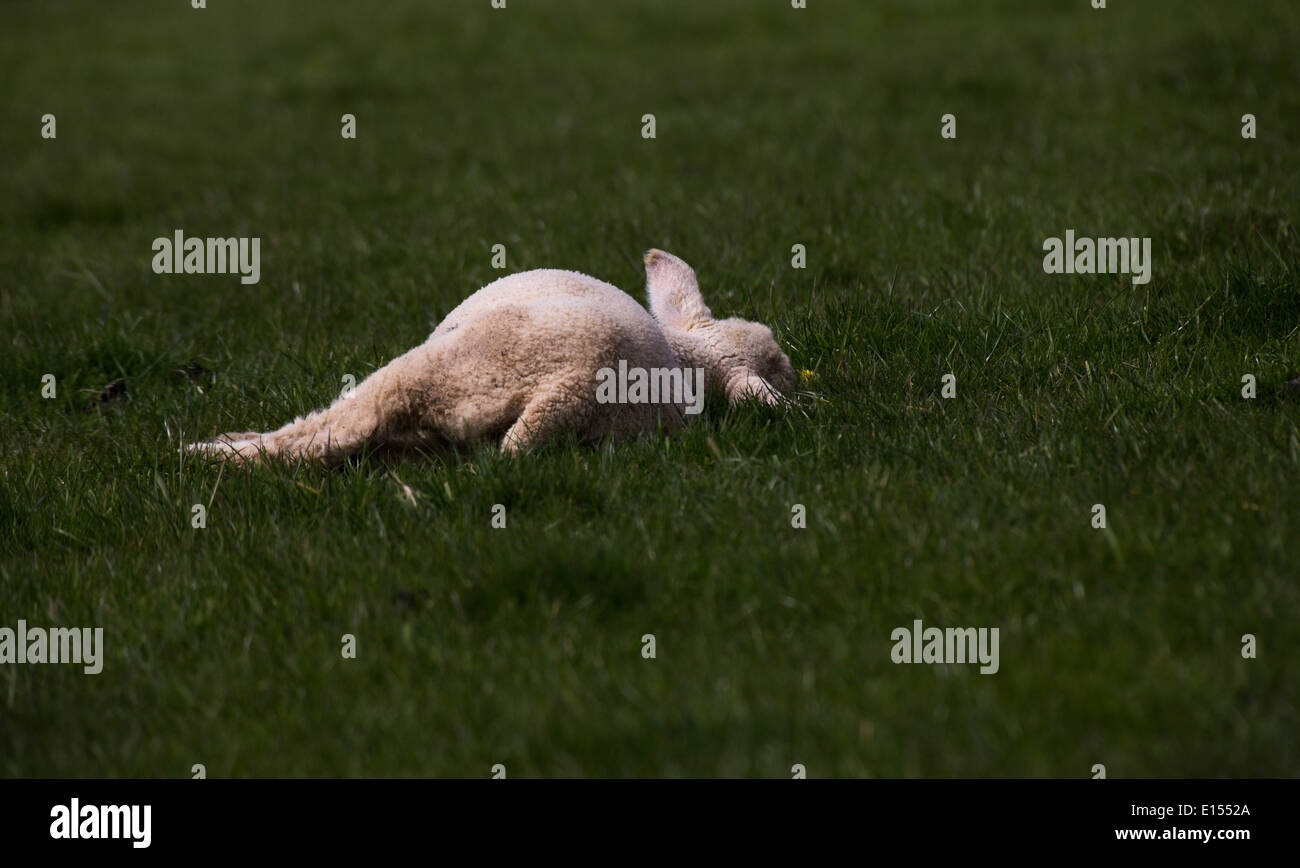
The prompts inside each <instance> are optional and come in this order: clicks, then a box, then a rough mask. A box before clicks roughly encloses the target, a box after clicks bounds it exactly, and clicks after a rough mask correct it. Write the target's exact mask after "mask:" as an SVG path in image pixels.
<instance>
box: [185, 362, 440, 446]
mask: <svg viewBox="0 0 1300 868" xmlns="http://www.w3.org/2000/svg"><path fill="white" fill-rule="evenodd" d="M412 361H415V360H413V359H410V358H409V354H408V356H403V357H401V358H399V359H396V360H394V361H393V362H390V363H389V364H387V365H385V366H384V367H382V368H380V369H379V370H378V371H375V372H374V373H373V374H371V375H370V376H369V377H367V378H366V379H365V380H363V381H362V382H361V383H360V384H359V385H358V386H357V387H356V388H355V389H353V390H352V391H351V392H350V393H349V394H347V395H345V396H343V397H340V398H339V399H338V400H336V401H335V402H334V403H333V404H331V405H330V406H328V407H326V408H325V409H323V410H317V411H315V412H314V413H309V414H307V415H306V416H302V417H299V418H298V419H295V420H294V421H293V422H290V423H289V424H288V425H285V426H283V427H281V428H278V429H276V430H275V431H267V432H265V433H256V432H253V433H244V434H238V435H229V434H226V435H222V436H221V437H219V438H217V439H216V440H210V441H207V442H206V443H195V444H193V445H191V446H190V449H192V450H194V451H197V452H201V453H205V454H209V455H214V456H219V457H226V458H233V459H235V460H237V461H241V462H249V461H256V460H257V459H259V458H261V457H263V456H270V455H281V456H285V457H288V458H302V459H307V460H318V461H325V462H328V463H337V462H339V461H342V460H344V459H345V458H347V457H348V456H350V455H354V454H356V453H357V452H359V451H361V449H362V448H363V447H365V446H366V445H367V444H371V445H381V444H383V443H386V442H388V441H389V440H392V439H394V438H399V437H401V436H403V435H404V434H405V433H407V431H408V429H409V428H410V427H411V423H412V419H413V416H414V413H413V407H412V395H413V394H415V392H413V391H412V390H411V389H410V388H409V385H410V382H411V380H412V379H417V378H413V377H412V371H411V365H410V363H411V362H412ZM399 363H401V364H399Z"/></svg>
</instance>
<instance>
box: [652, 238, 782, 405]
mask: <svg viewBox="0 0 1300 868" xmlns="http://www.w3.org/2000/svg"><path fill="white" fill-rule="evenodd" d="M645 273H646V295H647V296H648V298H649V301H650V312H651V313H652V314H654V317H655V319H656V320H658V322H659V325H660V327H662V328H663V329H664V333H665V335H667V336H669V340H670V342H671V341H673V340H674V337H673V336H674V335H677V336H678V337H677V338H676V340H677V341H678V345H679V346H682V347H687V348H690V349H689V350H688V353H687V355H688V357H689V359H690V360H691V363H695V362H697V361H698V362H701V363H703V364H705V365H707V367H708V371H709V377H710V379H711V380H712V381H713V382H720V383H721V384H722V385H723V387H724V388H725V389H726V391H727V398H728V399H729V400H731V401H733V402H735V401H739V400H742V399H744V398H758V399H760V400H764V401H767V402H768V403H769V404H776V403H777V402H778V401H779V400H780V398H781V394H782V393H785V394H790V393H792V392H793V391H794V387H795V377H794V368H793V367H792V366H791V365H790V359H789V358H788V357H787V356H786V354H785V353H783V352H781V347H780V346H778V345H777V343H776V338H774V337H772V330H771V329H770V328H768V327H767V326H765V325H763V324H762V323H757V322H750V321H749V320H744V319H740V318H739V317H731V318H729V319H722V320H719V319H714V318H713V314H712V313H711V312H710V311H709V307H708V305H706V304H705V303H704V297H703V296H702V295H701V294H700V285H699V283H697V282H696V280H695V272H694V271H693V270H692V269H691V267H690V266H689V265H687V264H686V263H685V262H683V261H682V260H680V259H678V258H677V257H676V256H673V255H672V254H671V253H665V252H664V251H662V250H651V251H650V252H649V253H647V254H646V256H645Z"/></svg>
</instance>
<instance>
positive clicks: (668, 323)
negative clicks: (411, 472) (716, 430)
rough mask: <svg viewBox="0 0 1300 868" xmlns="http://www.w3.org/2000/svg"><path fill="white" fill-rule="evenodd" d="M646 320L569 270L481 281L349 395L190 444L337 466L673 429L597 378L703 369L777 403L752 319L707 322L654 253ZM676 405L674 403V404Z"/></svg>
mask: <svg viewBox="0 0 1300 868" xmlns="http://www.w3.org/2000/svg"><path fill="white" fill-rule="evenodd" d="M645 270H646V295H647V296H648V298H649V301H650V311H651V313H653V314H654V316H651V315H650V313H647V312H646V310H645V309H644V308H643V307H641V305H639V304H637V303H636V301H635V300H634V299H633V298H632V297H631V296H629V295H628V294H627V293H625V292H623V291H622V290H620V289H618V288H617V287H614V286H611V285H610V284H608V283H605V282H603V281H600V280H597V279H595V278H594V277H588V276H587V275H585V274H580V273H578V272H576V271H559V270H554V269H539V270H536V271H525V272H522V273H519V274H512V275H510V276H509V277H503V278H501V279H500V280H498V281H495V282H493V283H490V284H488V285H487V286H485V287H483V288H482V289H480V290H479V291H478V292H476V293H474V294H473V295H471V296H470V297H469V298H467V299H466V300H465V301H463V302H462V303H461V304H460V306H459V307H457V308H456V309H455V310H453V311H452V312H451V313H450V314H448V315H447V318H446V319H444V320H443V321H442V322H441V323H440V324H439V325H438V327H437V328H436V329H434V332H433V334H432V335H430V337H429V339H428V340H427V341H425V342H424V343H423V344H421V345H420V346H418V347H416V348H415V349H413V350H411V351H410V352H408V353H406V354H405V355H402V356H400V357H398V358H396V359H394V360H393V361H391V362H389V363H388V364H387V365H385V366H384V367H382V368H380V369H379V370H377V371H375V372H374V373H373V374H371V375H370V376H369V377H367V378H366V379H365V380H364V381H362V382H361V383H360V384H359V385H358V386H357V387H356V388H355V389H354V390H353V391H352V392H351V393H350V394H349V395H347V396H345V397H341V398H339V399H338V400H337V401H335V402H334V403H333V404H332V405H330V406H329V407H327V408H325V409H324V410H318V411H316V412H314V413H311V414H309V415H307V416H303V417H299V418H298V419H296V420H294V421H293V422H291V423H289V424H288V425H285V426H284V427H283V428H280V429H278V430H276V431H269V432H266V433H256V432H253V433H238V434H236V433H231V434H222V435H220V436H219V437H217V438H216V439H214V440H209V441H206V442H202V443H194V444H191V445H190V446H189V448H190V449H192V450H196V451H198V452H201V453H205V454H209V455H214V456H218V457H225V458H234V459H235V460H238V461H249V460H256V459H257V458H260V457H263V456H270V455H282V456H286V457H291V458H304V459H316V460H323V461H330V462H335V461H339V460H341V459H343V458H345V457H347V456H349V455H352V454H354V453H356V452H358V451H360V450H361V449H362V448H363V447H365V446H367V445H370V446H376V447H379V446H392V445H405V444H411V443H417V442H428V441H434V440H439V439H441V440H442V441H445V442H452V443H460V444H465V443H471V442H473V441H476V440H479V439H481V438H486V437H497V436H500V437H502V440H501V450H502V451H503V452H507V453H516V452H518V451H519V450H521V449H524V448H527V447H529V446H531V445H534V444H537V443H539V442H541V441H544V440H547V439H552V438H555V437H557V436H560V435H563V434H565V433H566V432H574V433H576V434H577V435H578V436H579V437H580V438H581V439H583V440H586V441H594V440H599V439H601V438H604V437H612V438H623V437H629V436H634V435H637V434H640V433H642V432H645V431H650V430H653V429H654V428H655V427H656V426H659V425H662V426H665V427H670V428H671V427H678V426H680V425H682V424H683V423H684V422H685V421H686V418H687V416H686V414H685V413H684V407H683V403H682V401H681V400H675V401H669V402H667V403H632V404H619V403H602V402H601V401H600V400H598V399H597V381H598V373H599V372H600V371H601V369H603V368H609V369H617V368H618V366H619V361H620V360H623V361H625V362H626V366H627V368H628V369H631V368H638V367H639V368H641V369H644V370H651V369H687V368H689V369H694V368H702V369H703V370H704V372H705V377H706V379H707V382H708V384H709V385H710V386H713V387H717V388H720V389H722V390H723V391H725V393H726V394H727V396H728V398H729V400H731V401H732V402H733V403H734V402H736V401H739V400H741V399H743V398H747V397H753V398H758V399H760V400H763V401H767V402H768V403H773V404H775V403H777V402H778V401H779V400H780V395H781V393H783V392H786V393H788V392H790V391H791V390H792V389H793V388H794V385H795V377H794V369H793V368H792V367H791V366H790V360H789V358H787V357H786V355H785V353H783V352H782V351H781V348H780V347H779V346H777V343H776V340H775V339H774V338H773V337H772V331H771V329H769V328H768V327H767V326H765V325H762V324H761V323H756V322H749V321H748V320H743V319H739V318H735V317H733V318H730V319H722V320H718V319H714V318H713V314H712V313H710V312H709V309H708V307H707V306H706V305H705V304H704V298H703V296H701V295H700V287H699V284H698V283H697V282H696V280H695V272H694V271H693V270H692V269H691V267H690V266H689V265H687V264H686V263H685V262H683V261H682V260H680V259H678V258H677V257H676V256H673V255H672V254H670V253H665V252H663V251H662V250H651V251H650V252H649V253H647V254H646V256H645ZM678 398H680V395H679V396H678Z"/></svg>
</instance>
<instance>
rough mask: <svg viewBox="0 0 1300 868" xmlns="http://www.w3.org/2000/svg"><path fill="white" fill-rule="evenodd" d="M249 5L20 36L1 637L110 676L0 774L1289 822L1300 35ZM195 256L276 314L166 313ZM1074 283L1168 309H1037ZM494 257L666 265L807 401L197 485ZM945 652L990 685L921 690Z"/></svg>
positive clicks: (229, 287)
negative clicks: (73, 642)
mask: <svg viewBox="0 0 1300 868" xmlns="http://www.w3.org/2000/svg"><path fill="white" fill-rule="evenodd" d="M210 6H211V8H209V9H207V10H204V11H195V10H192V9H190V8H189V4H185V3H166V4H164V3H158V2H153V3H148V2H121V3H117V4H114V7H113V10H112V12H111V13H110V12H108V11H106V10H104V9H103V8H101V6H100V5H99V4H95V3H91V2H88V0H86V2H67V3H59V4H48V3H37V2H30V0H26V2H11V3H6V4H5V5H4V8H3V10H0V17H2V18H3V22H4V26H2V27H0V82H4V84H3V85H0V88H2V89H3V91H4V97H5V98H4V99H3V100H0V158H2V159H0V181H2V182H3V187H4V189H5V190H7V191H8V192H9V195H7V196H5V197H3V199H2V200H0V229H2V233H0V274H3V275H4V278H3V281H0V334H2V335H3V349H2V350H0V353H3V356H2V358H3V364H2V365H0V368H2V374H0V626H9V627H13V626H15V625H16V622H17V620H18V619H20V618H24V619H26V620H27V621H28V622H29V623H30V624H32V625H43V626H54V625H85V626H91V625H96V626H103V627H104V629H105V643H106V652H105V662H104V670H103V673H102V674H100V675H98V676H93V677H91V676H85V675H82V674H81V671H80V667H74V666H30V665H27V666H20V665H6V666H0V774H3V775H5V776H31V775H40V776H56V777H62V776H90V777H97V776H124V775H138V776H161V777H179V776H188V775H189V774H190V769H191V766H192V765H193V764H195V763H203V764H204V765H205V766H206V769H207V774H208V775H210V776H264V775H277V776H334V775H340V776H466V777H485V776H487V775H489V773H490V772H489V769H490V767H491V766H492V765H493V764H496V763H503V764H505V765H506V766H507V769H508V774H509V775H510V776H511V777H526V776H642V775H644V776H703V777H711V776H733V775H734V776H755V777H788V776H789V775H790V767H791V766H792V765H793V764H794V763H803V764H804V765H806V767H807V770H808V774H809V775H810V776H813V777H832V776H839V777H850V776H873V777H892V776H908V777H912V776H999V777H1019V776H1064V777H1087V776H1089V775H1090V774H1091V769H1092V766H1093V765H1094V764H1096V763H1102V764H1105V766H1106V768H1107V773H1108V775H1109V776H1111V777H1142V776H1209V777H1223V776H1295V775H1297V774H1300V740H1298V739H1297V735H1296V733H1297V732H1300V714H1298V713H1297V705H1298V703H1300V681H1297V679H1296V677H1295V666H1296V663H1297V660H1298V658H1300V655H1298V654H1297V645H1298V643H1300V627H1298V626H1297V625H1298V623H1300V621H1298V620H1297V614H1300V589H1298V588H1297V581H1296V566H1297V558H1296V554H1295V540H1294V534H1295V532H1296V529H1297V527H1298V526H1300V501H1298V500H1297V498H1296V496H1295V489H1296V484H1297V482H1298V481H1300V431H1298V430H1297V424H1298V423H1300V395H1297V390H1296V389H1294V388H1293V387H1291V386H1288V385H1287V383H1288V381H1290V380H1292V379H1293V378H1295V377H1296V375H1297V373H1300V372H1298V371H1297V368H1298V367H1300V364H1298V363H1297V351H1298V350H1300V335H1298V333H1297V327H1298V326H1300V280H1298V279H1297V269H1298V268H1300V244H1298V243H1297V238H1296V225H1297V202H1300V174H1298V172H1300V170H1298V168H1297V161H1296V157H1297V147H1296V142H1297V140H1300V111H1298V109H1300V87H1297V85H1300V55H1297V54H1296V52H1295V51H1294V46H1295V45H1296V44H1297V43H1298V42H1300V13H1297V10H1296V8H1295V6H1294V4H1293V3H1289V2H1287V0H1267V2H1265V0H1261V2H1257V3H1252V4H1250V9H1249V11H1248V12H1247V11H1246V10H1244V9H1243V8H1242V7H1240V6H1234V5H1233V4H1224V3H1219V2H1212V0H1180V2H1174V0H1160V2H1154V0H1153V2H1149V3H1142V4H1121V3H1115V4H1112V6H1111V8H1109V9H1107V10H1104V11H1097V10H1093V9H1091V8H1090V6H1089V4H1088V3H1087V2H1086V0H1070V2H1066V0H1054V2H1034V3H1029V2H1010V0H1002V2H983V3H979V4H972V3H963V2H958V0H951V2H940V0H928V2H921V0H916V2H903V0H887V2H877V3H872V4H864V3H850V2H847V0H844V2H836V0H813V2H812V3H810V4H809V8H808V9H806V10H798V11H796V10H792V9H790V8H789V4H785V3H782V2H775V0H774V2H769V3H763V4H758V3H742V2H739V0H720V2H716V3H708V4H700V3H679V4H674V3H668V2H650V0H638V2H629V3H620V4H618V8H617V10H614V9H613V8H611V7H610V5H609V4H606V3H598V2H595V0H590V2H587V0H583V2H577V0H567V2H565V3H562V4H550V3H548V4H544V5H543V4H530V3H526V2H512V3H510V5H509V8H508V9H507V10H506V11H504V12H503V11H497V10H492V9H491V8H490V5H489V4H488V3H487V2H486V0H481V2H480V0H474V2H468V0H465V2H456V3H440V4H436V6H435V4H424V3H418V2H414V0H411V2H406V0H403V2H389V3H384V4H380V5H378V6H375V5H373V4H371V5H370V6H367V7H365V8H362V6H358V5H357V4H353V3H345V2H323V0H314V2H312V3H311V4H306V3H299V4H287V3H285V4H280V3H276V4H265V3H262V4H257V3H252V2H234V0H231V2H221V3H214V4H210ZM430 7H433V8H430ZM46 112H50V113H54V114H55V115H56V117H57V124H58V127H57V131H58V137H57V139H54V140H44V139H42V138H40V136H39V128H40V124H39V119H40V117H41V116H42V115H43V114H45V113H46ZM345 112H350V113H354V114H355V115H356V117H357V129H358V137H357V139H356V140H355V141H348V140H343V139H342V138H341V137H340V135H339V118H340V115H341V114H343V113H345ZM647 112H653V113H654V114H655V115H656V120H657V138H656V139H654V140H652V141H647V140H643V139H642V138H641V136H640V130H641V117H642V115H643V114H645V113H647ZM945 112H952V113H954V114H955V115H956V116H957V119H958V121H957V123H958V138H957V139H955V140H944V139H942V138H941V137H940V135H939V127H940V122H939V118H940V115H941V114H943V113H945ZM1248 112H1249V113H1253V114H1255V115H1256V116H1257V118H1258V131H1259V132H1258V138H1257V139H1255V140H1243V139H1242V138H1241V135H1240V127H1241V120H1240V119H1241V116H1242V115H1243V114H1245V113H1248ZM178 228H180V229H183V230H184V231H185V232H186V234H187V235H193V236H209V235H214V236H232V235H249V236H259V237H261V238H262V239H263V241H262V261H261V267H262V279H261V283H260V284H258V285H256V286H244V285H241V284H240V283H239V281H238V279H237V278H236V277H233V276H200V275H163V276H159V275H155V274H153V273H152V271H151V269H150V262H151V257H152V253H151V249H150V245H151V242H152V240H153V239H154V238H155V237H158V236H163V235H170V234H171V233H172V232H173V231H174V230H176V229H178ZM1067 229H1074V230H1075V231H1076V232H1077V233H1078V234H1079V235H1087V236H1111V235H1124V236H1127V235H1134V236H1149V237H1151V238H1152V243H1153V249H1154V251H1155V262H1154V269H1153V278H1152V280H1151V282H1150V283H1149V284H1147V285H1145V286H1134V285H1133V284H1132V283H1131V281H1130V280H1129V278H1128V277H1126V276H1123V275H1110V276H1057V275H1047V274H1044V272H1043V269H1042V264H1041V263H1042V242H1043V239H1044V238H1047V237H1049V236H1062V235H1064V232H1065V230H1067ZM496 243H502V244H505V245H506V247H507V250H508V267H509V269H510V270H512V271H513V270H523V269H527V268H534V267H564V268H574V269H577V270H581V271H585V272H588V273H590V274H594V275H596V276H598V277H601V278H604V279H607V280H609V281H611V282H613V283H615V284H617V285H619V286H621V287H623V288H624V289H626V290H628V291H629V292H631V293H632V294H633V295H636V296H638V297H640V296H641V295H642V293H643V289H642V287H643V282H644V277H643V274H642V273H641V269H640V255H641V253H642V251H643V250H645V249H646V248H649V247H652V246H653V247H662V248H665V249H668V250H671V251H672V252H674V253H677V254H678V255H680V256H682V257H683V258H685V259H686V260H687V261H688V262H690V263H692V264H693V265H694V266H695V268H696V271H697V272H698V274H699V276H700V280H701V284H702V286H703V289H704V293H705V296H706V298H707V299H708V301H709V302H710V304H711V305H712V307H713V310H714V312H715V313H717V314H719V315H740V316H746V317H750V318H755V319H760V320H762V321H764V322H767V323H769V324H770V325H772V326H773V328H774V330H775V331H776V333H777V336H778V339H779V340H780V341H781V343H782V345H783V346H784V347H786V348H787V350H788V352H789V354H790V356H791V359H792V361H793V362H794V364H795V366H796V368H799V369H808V370H810V371H812V372H813V378H812V379H810V381H809V385H808V387H809V390H810V391H811V392H813V393H815V396H813V395H807V396H805V397H804V398H803V400H802V402H801V404H800V406H799V408H798V409H794V410H789V411H785V412H776V411H769V410H766V409H763V408H757V407H742V408H736V409H728V408H725V407H724V406H721V405H720V404H719V403H716V402H715V403H712V404H711V405H710V406H709V408H708V409H707V410H706V412H705V414H704V416H703V417H702V418H701V420H700V421H699V422H698V424H696V425H695V426H693V427H692V428H691V429H690V430H688V431H687V432H686V433H684V434H682V435H680V436H675V437H659V436H655V437H647V438H644V439H642V440H640V441H638V442H634V443H629V444H622V445H617V446H609V445H605V446H601V447H597V448H584V447H581V446H577V445H573V444H567V445H560V446H556V447H553V448H549V449H546V450H544V451H542V452H540V453H536V454H532V455H529V456H527V457H525V458H523V459H520V460H513V461H512V460H505V459H502V458H501V457H499V456H498V455H496V454H495V452H494V449H493V448H492V447H491V446H490V445H487V446H484V447H482V448H477V449H473V450H470V451H468V452H466V453H464V454H460V455H433V456H424V457H421V456H407V457H401V458H391V457H389V458H385V457H381V456H375V455H369V456H365V457H363V458H362V459H360V460H359V461H357V462H355V463H353V464H350V465H348V466H346V467H343V468H341V469H337V470H325V469H320V468H316V467H309V466H295V465H277V466H269V467H263V468H258V469H255V470H252V471H243V470H236V469H233V468H227V469H224V470H223V469H222V468H221V467H219V466H216V465H208V464H204V463H201V462H196V461H194V460H191V459H186V458H183V457H182V456H181V455H180V454H179V451H178V447H179V446H180V444H181V443H182V442H184V441H186V440H189V439H190V438H193V437H200V436H202V437H206V436H209V435H211V434H213V433H215V432H218V431H224V430H232V429H234V430H243V429H250V428H270V427H274V426H276V425H278V424H280V423H282V422H284V421H287V420H288V419H290V418H292V417H293V416H294V415H296V414H299V413H303V412H305V411H307V410H309V409H312V408H315V407H318V406H321V405H323V404H325V403H328V402H329V401H330V400H332V398H333V397H334V396H335V395H336V394H337V393H338V392H339V390H340V388H341V383H342V378H343V376H344V375H346V374H352V375H354V376H355V377H356V378H357V379H358V380H359V379H361V377H362V376H364V375H365V374H367V373H369V372H370V371H372V370H374V369H375V368H376V367H378V366H379V365H381V364H383V363H384V362H385V361H386V360H388V359H390V358H392V357H393V356H395V355H397V354H399V353H401V352H403V351H405V350H406V349H408V348H409V347H411V346H414V345H415V344H417V343H419V342H420V341H422V340H423V339H424V338H425V337H426V336H427V334H428V333H429V331H431V330H432V328H433V325H434V324H435V323H436V322H437V321H438V320H439V319H440V317H441V316H442V315H444V314H445V313H447V312H448V311H449V310H450V309H451V308H452V307H453V306H455V305H456V304H457V303H458V302H459V301H460V300H461V299H463V298H464V297H465V296H467V295H468V294H469V293H470V292H472V291H473V290H474V289H476V288H477V287H479V286H480V285H482V284H484V283H486V282H488V281H490V280H492V279H494V278H495V277H496V276H499V273H498V272H496V271H494V270H493V269H492V268H491V251H490V248H491V246H492V245H493V244H496ZM796 243H802V244H805V245H806V246H807V250H808V267H807V268H806V269H805V270H794V269H792V268H791V267H790V256H791V254H790V249H791V245H793V244H796ZM949 372H952V373H954V374H955V375H956V378H957V389H958V392H957V397H956V398H955V399H947V400H945V399H943V398H942V397H941V396H940V378H941V376H942V375H944V374H945V373H949ZM46 373H52V374H54V375H55V376H56V377H57V388H58V392H57V397H56V398H54V399H43V398H42V396H41V378H42V376H43V375H44V374H46ZM1247 373H1250V374H1254V375H1255V376H1256V377H1257V378H1258V397H1257V398H1255V399H1254V400H1245V399H1243V398H1242V396H1241V388H1242V385H1241V379H1242V376H1243V375H1244V374H1247ZM111 383H118V385H117V386H115V387H113V388H112V389H109V390H107V391H105V390H106V387H108V386H109V384H111ZM101 398H102V399H103V400H101ZM196 503H198V504H203V505H205V506H207V508H208V512H207V527H206V528H205V529H199V530H196V529H194V528H192V527H191V523H190V519H191V509H192V506H193V505H194V504H196ZM796 503H799V504H803V505H805V507H806V509H807V515H808V519H807V528H806V529H803V530H796V529H793V528H792V527H791V509H792V506H793V504H796ZM1097 503H1100V504H1104V505H1105V506H1106V509H1107V519H1108V526H1107V528H1106V529H1105V530H1097V529H1094V528H1093V527H1092V525H1091V518H1092V506H1093V504H1097ZM494 504H503V505H505V507H506V509H507V516H508V518H507V522H508V524H507V527H506V528H505V529H504V530H501V529H494V528H493V527H492V526H491V524H490V519H491V516H492V508H493V505H494ZM916 618H920V619H922V620H923V621H924V622H925V624H926V625H930V626H965V625H972V626H989V627H992V626H996V627H998V628H999V629H1000V637H1001V669H1000V671H999V672H998V674H997V675H995V676H981V675H979V674H978V673H977V672H976V669H975V667H970V666H913V665H895V664H893V663H892V662H891V661H890V649H891V646H892V642H891V640H890V633H891V631H892V630H893V629H894V628H895V627H898V626H910V625H911V623H912V621H913V619H916ZM345 633H350V634H353V635H354V636H356V637H357V643H358V657H357V659H355V660H344V659H342V658H341V655H340V641H341V636H342V635H343V634H345ZM1245 633H1251V634H1254V635H1255V636H1256V637H1257V640H1258V657H1257V659H1253V660H1247V659H1243V657H1242V654H1241V641H1242V640H1241V637H1242V635H1243V634H1245ZM644 634H654V636H655V637H656V640H657V658H656V659H653V660H646V659H643V658H642V656H641V648H642V644H641V637H642V636H643V635H644Z"/></svg>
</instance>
